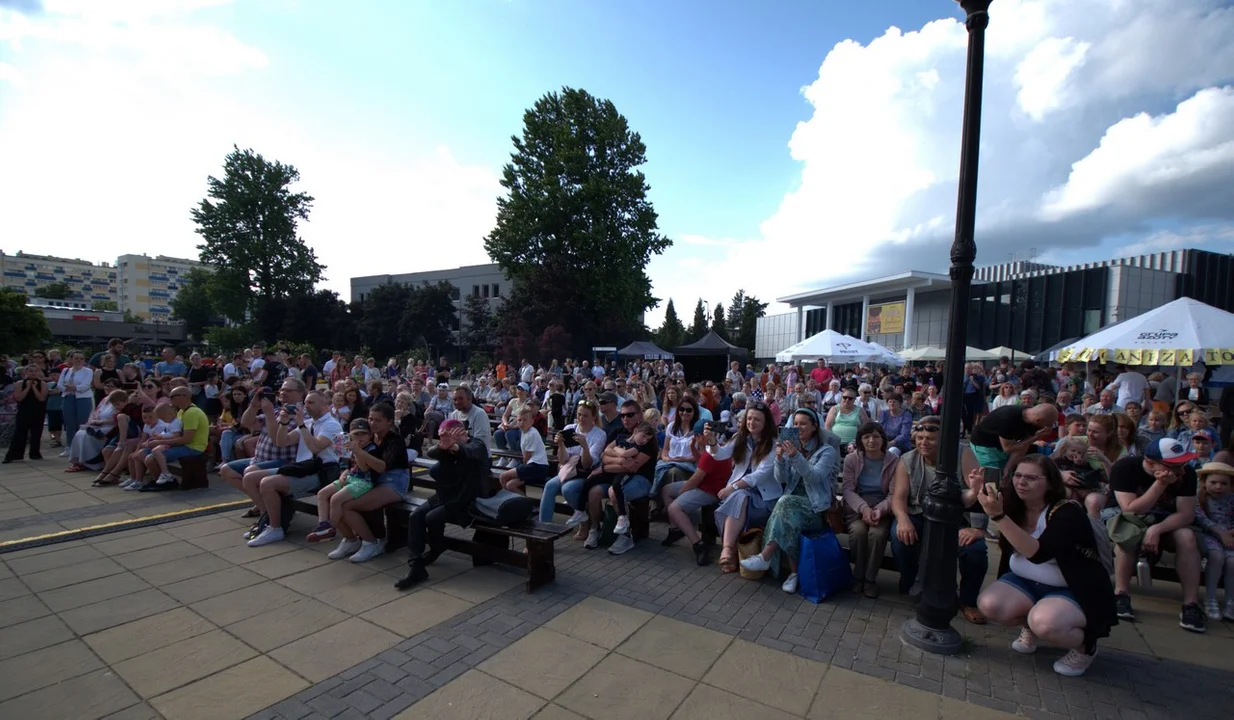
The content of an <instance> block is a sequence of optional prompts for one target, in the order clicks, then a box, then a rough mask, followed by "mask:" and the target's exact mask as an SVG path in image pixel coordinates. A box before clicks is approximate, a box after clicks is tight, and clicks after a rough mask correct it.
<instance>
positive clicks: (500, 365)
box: [496, 360, 506, 381]
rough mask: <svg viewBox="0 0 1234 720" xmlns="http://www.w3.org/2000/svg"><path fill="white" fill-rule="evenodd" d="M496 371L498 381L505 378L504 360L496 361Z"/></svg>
mask: <svg viewBox="0 0 1234 720" xmlns="http://www.w3.org/2000/svg"><path fill="white" fill-rule="evenodd" d="M496 371H497V380H498V381H501V380H505V379H506V363H505V361H504V360H503V361H502V362H499V363H497V368H496Z"/></svg>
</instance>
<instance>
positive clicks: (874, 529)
mask: <svg viewBox="0 0 1234 720" xmlns="http://www.w3.org/2000/svg"><path fill="white" fill-rule="evenodd" d="M898 465H899V456H898V455H895V454H893V453H890V452H887V435H886V433H885V432H884V431H883V428H882V427H880V426H879V425H877V424H876V423H866V424H865V425H862V426H861V429H860V430H858V431H857V448H856V451H855V452H851V453H849V454H848V456H847V457H845V458H844V467H843V473H842V475H843V493H844V523H845V525H847V526H848V551H849V555H850V557H851V559H852V561H853V587H852V591H853V592H862V593H865V596H866V597H868V598H876V597H878V583H877V580H878V571H879V570H880V569H881V568H882V565H883V556H884V554H885V553H886V551H887V535H888V532H889V531H890V529H891V521H892V519H893V518H894V515H893V514H892V512H891V481H892V479H893V478H894V477H895V471H896V467H897V466H898Z"/></svg>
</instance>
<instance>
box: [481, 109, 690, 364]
mask: <svg viewBox="0 0 1234 720" xmlns="http://www.w3.org/2000/svg"><path fill="white" fill-rule="evenodd" d="M512 141H513V143H514V152H513V153H511V156H510V160H511V161H510V163H508V164H507V165H506V166H505V168H504V170H503V174H502V180H501V184H502V186H503V187H505V188H506V190H507V191H508V195H507V196H505V197H501V198H498V200H497V205H498V212H497V224H496V227H494V228H493V231H492V232H491V233H490V234H489V236H488V237H487V238H485V240H484V246H485V249H486V250H487V251H488V254H489V256H490V257H492V258H493V260H494V261H495V262H496V263H497V264H498V265H500V266H501V269H502V271H503V272H505V273H506V275H507V276H509V277H510V278H511V279H512V280H513V281H514V285H515V288H514V290H515V292H514V293H513V294H515V295H516V296H518V297H523V298H528V297H530V296H531V294H530V293H531V291H534V294H535V295H538V296H539V297H538V298H537V300H538V303H537V306H533V307H524V306H522V305H521V304H516V305H510V303H508V302H507V303H506V304H505V306H504V307H505V308H508V309H509V310H512V311H513V312H512V313H507V312H505V311H503V312H502V313H501V315H500V319H501V322H502V324H503V328H502V336H503V337H504V338H511V337H514V336H516V335H518V334H519V333H521V332H523V331H526V332H530V333H531V334H532V335H533V336H539V335H540V334H541V333H543V331H544V330H545V328H547V327H548V326H550V325H562V326H563V327H569V328H571V329H573V330H574V334H573V335H572V337H571V341H572V342H573V343H574V344H575V346H576V347H575V349H576V350H577V349H579V348H584V347H589V346H591V345H592V344H594V343H595V342H596V341H600V340H603V341H604V343H605V344H610V343H611V344H621V343H623V342H626V341H629V340H633V339H635V338H636V337H637V336H638V335H639V334H641V330H642V316H643V313H644V312H645V311H646V310H647V309H649V308H651V307H654V306H655V304H656V299H655V298H654V297H652V295H651V281H650V279H649V278H648V277H647V273H646V267H647V263H648V261H649V260H650V259H651V256H652V255H654V254H659V253H661V252H663V251H664V250H665V249H666V248H668V247H669V245H670V244H671V242H670V241H669V239H668V238H666V237H665V236H663V235H661V234H660V233H659V231H658V229H657V218H656V212H655V210H654V209H653V208H652V205H651V202H650V201H649V200H648V199H647V191H648V189H649V186H648V185H647V180H646V178H645V177H644V175H643V173H642V172H640V171H639V170H638V169H637V168H638V167H639V166H641V165H642V164H643V163H644V162H646V146H644V145H643V141H642V138H641V137H640V136H639V134H638V133H636V132H633V131H631V130H630V128H629V124H628V123H627V121H626V119H625V117H623V116H622V115H621V114H620V113H619V112H617V108H616V107H614V105H613V103H612V102H610V101H608V100H601V99H598V98H595V97H593V96H592V95H590V94H589V93H587V92H586V91H585V90H577V89H574V88H568V87H567V88H563V89H562V91H561V92H560V93H556V92H552V93H548V94H546V95H545V96H543V97H541V98H540V99H539V100H537V101H536V103H535V105H534V106H533V107H532V108H530V109H529V110H527V111H526V112H525V113H524V115H523V132H522V136H521V137H519V136H515V137H513V138H512ZM567 277H568V278H569V280H567ZM543 308H549V309H550V310H549V312H547V313H546V312H544V310H543ZM516 319H517V320H521V321H522V323H521V325H522V326H524V327H522V328H521V329H516V327H515V326H517V325H520V323H517V322H515V320H516Z"/></svg>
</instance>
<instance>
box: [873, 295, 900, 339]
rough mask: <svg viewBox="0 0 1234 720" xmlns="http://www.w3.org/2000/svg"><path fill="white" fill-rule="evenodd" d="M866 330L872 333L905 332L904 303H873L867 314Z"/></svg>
mask: <svg viewBox="0 0 1234 720" xmlns="http://www.w3.org/2000/svg"><path fill="white" fill-rule="evenodd" d="M866 332H867V333H869V334H870V335H883V334H891V333H902V332H904V303H902V302H897V303H885V304H883V305H871V306H870V309H869V312H868V313H867V315H866Z"/></svg>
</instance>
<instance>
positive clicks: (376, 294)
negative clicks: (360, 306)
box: [356, 283, 411, 357]
mask: <svg viewBox="0 0 1234 720" xmlns="http://www.w3.org/2000/svg"><path fill="white" fill-rule="evenodd" d="M410 299H411V288H409V287H407V286H406V285H400V284H397V283H389V284H386V285H381V286H378V287H375V288H373V290H372V292H370V293H368V295H366V296H365V298H364V315H363V317H362V318H360V320H359V321H358V322H357V323H356V330H357V332H358V333H359V335H360V337H362V338H364V344H365V345H367V346H368V347H369V348H370V349H371V350H372V352H373V355H374V356H375V357H390V356H391V355H395V354H397V353H400V352H402V351H404V350H406V349H407V347H408V345H409V342H408V341H406V340H405V339H404V337H403V334H402V332H401V331H400V328H399V325H400V323H401V322H402V319H403V313H404V312H405V311H406V309H407V302H408V300H410Z"/></svg>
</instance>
